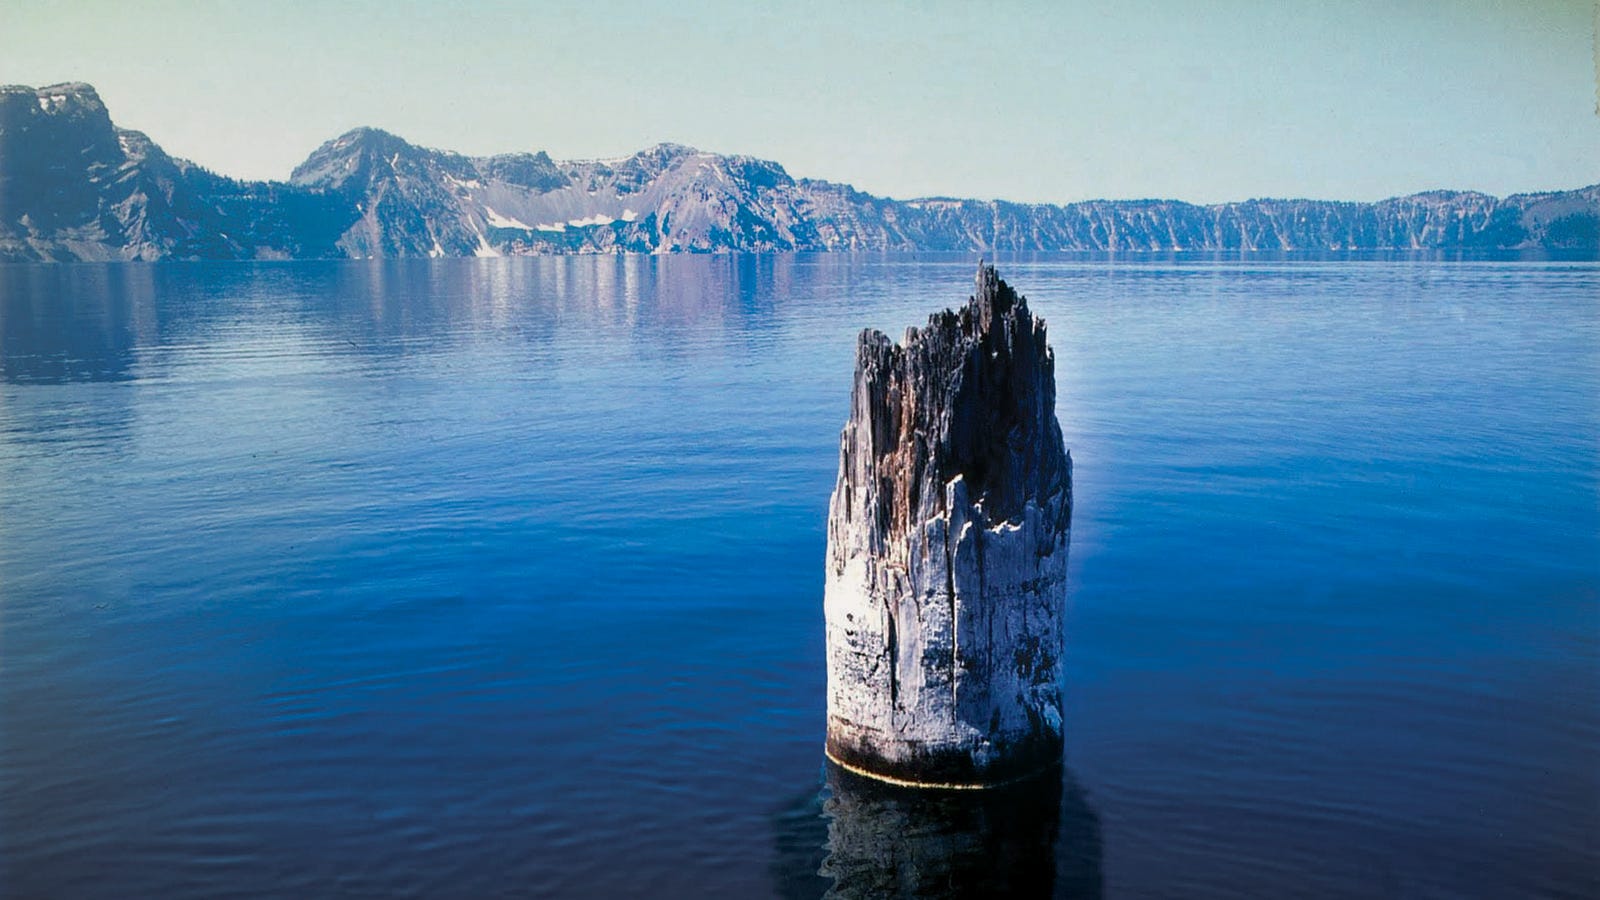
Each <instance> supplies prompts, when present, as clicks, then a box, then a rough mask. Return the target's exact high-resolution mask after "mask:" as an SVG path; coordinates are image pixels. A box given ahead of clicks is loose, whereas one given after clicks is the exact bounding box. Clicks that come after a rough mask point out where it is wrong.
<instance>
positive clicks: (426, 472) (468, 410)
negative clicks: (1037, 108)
mask: <svg viewBox="0 0 1600 900" xmlns="http://www.w3.org/2000/svg"><path fill="white" fill-rule="evenodd" d="M973 263H974V261H973V260H971V259H967V258H960V257H951V256H932V257H912V256H867V257H859V256H825V255H824V256H798V257H790V256H756V257H726V256H724V257H659V258H638V257H630V258H612V257H605V258H571V259H560V258H557V259H523V260H450V261H428V262H421V261H419V262H391V263H378V262H373V263H363V262H339V263H285V264H259V265H251V264H226V265H213V264H167V265H156V266H148V265H112V266H92V265H71V266H56V267H35V266H11V267H0V895H4V896H7V897H12V896H15V897H134V896H162V897H222V896H296V897H312V896H355V897H377V896H397V895H399V896H425V897H450V896H459V897H487V896H515V895H534V896H595V897H605V896H740V897H744V896H750V897H756V896H819V895H821V894H822V893H823V892H824V891H827V890H830V889H833V890H835V891H836V892H837V893H838V894H839V895H843V896H852V895H877V894H882V893H884V892H886V891H892V890H901V889H904V890H921V891H924V892H930V891H932V892H935V893H937V891H936V890H935V889H934V887H931V886H930V883H929V882H928V881H927V880H926V879H925V878H924V876H927V875H928V874H929V873H933V874H934V875H936V876H937V877H939V878H946V884H947V885H949V884H955V885H958V886H959V885H965V886H967V887H971V886H973V885H982V884H990V883H992V884H1001V883H1006V884H1012V885H1013V886H1016V885H1017V884H1024V885H1025V886H1027V887H1029V888H1036V889H1038V892H1039V894H1040V895H1046V896H1047V895H1050V894H1051V893H1055V894H1057V895H1074V896H1076V895H1101V894H1103V895H1104V896H1108V897H1152V896H1169V897H1206V896H1215V897H1229V896H1241V895H1253V896H1319V897H1339V896H1350V897H1358V896H1368V897H1370V896H1415V897H1457V896H1473V897H1507V896H1549V897H1584V896H1596V895H1600V764H1597V763H1596V759H1597V758H1600V756H1597V750H1600V264H1597V263H1595V262H1592V261H1587V262H1586V261H1581V260H1579V261H1551V260H1520V259H1509V258H1507V259H1484V260H1454V261H1449V260H1439V259H1427V258H1417V259H1406V258H1373V259H1351V260H1293V259H1269V258H1248V257H1247V258H1244V259H1201V258H1193V259H1190V258H1184V257H1170V258H1149V259H1144V258H1135V259H1131V260H1130V259H1127V258H1121V259H1105V258H1100V259H1091V258H1074V257H1027V258H1021V259H1010V260H1008V259H1004V258H1002V260H1001V274H1002V276H1004V277H1005V278H1007V280H1009V281H1010V282H1012V283H1013V284H1014V285H1016V286H1017V287H1018V288H1019V289H1020V290H1022V292H1023V293H1025V294H1027V295H1028V297H1029V298H1030V303H1031V305H1032V306H1033V307H1034V308H1035V309H1036V310H1037V311H1039V312H1040V313H1042V315H1043V316H1044V317H1045V318H1046V319H1047V320H1048V322H1049V326H1050V337H1051V339H1052V342H1053V344H1054V345H1055V348H1056V354H1057V359H1058V364H1057V371H1058V378H1059V398H1060V405H1059V409H1058V412H1059V415H1060V418H1061V421H1062V426H1063V431H1064V432H1065V435H1066V440H1067V443H1068V446H1069V447H1070V448H1071V450H1072V454H1073V460H1074V462H1075V477H1076V497H1077V507H1076V510H1075V517H1074V527H1073V536H1072V550H1071V553H1072V564H1071V573H1070V591H1069V597H1068V604H1069V619H1068V629H1069V644H1070V646H1069V651H1068V656H1067V666H1066V668H1067V674H1066V678H1067V684H1066V702H1067V707H1068V709H1067V721H1068V737H1067V751H1066V765H1065V768H1064V769H1063V771H1062V773H1061V775H1060V778H1059V780H1060V790H1059V791H1058V790H1056V788H1055V787H1053V786H1052V787H1051V788H1050V789H1048V790H1043V791H1037V792H1033V794H1031V795H1030V796H1031V798H1032V799H1028V800H1027V801H1026V802H1022V801H1017V803H1020V805H1016V804H1014V803H1013V801H1012V800H1008V799H1005V798H1000V799H991V800H988V801H983V802H982V803H979V802H978V801H970V802H969V801H959V800H952V799H949V798H944V799H940V798H931V799H930V798H926V797H920V796H917V795H914V794H909V795H908V794H903V793H901V794H897V793H895V792H892V791H883V790H881V789H877V788H873V787H872V786H870V785H864V784H859V783H852V782H851V781H850V780H849V779H841V777H840V773H837V772H833V771H828V770H825V768H824V766H823V756H822V728H823V678H824V672H823V653H822V606H821V588H822V577H821V575H822V555H823V544H824V539H825V535H824V528H823V525H824V522H823V518H824V515H825V512H826V506H827V498H828V493H829V491H830V490H831V487H832V482H833V478H834V474H835V467H836V466H837V462H838V460H837V437H838V429H839V427H840V425H841V424H842V423H843V419H844V417H845V414H846V412H847V409H848V391H849V385H850V371H851V366H852V355H853V340H854V335H855V333H856V332H857V331H858V330H859V329H860V328H862V327H865V326H874V327H880V328H884V329H886V330H888V331H889V332H890V333H891V334H896V335H898V334H899V333H900V332H901V331H902V330H903V328H904V327H905V326H906V325H909V324H915V323H919V322H920V321H922V320H923V319H924V318H925V317H926V315H927V313H928V312H930V311H932V310H933V309H934V308H937V307H940V306H944V305H950V304H954V303H958V302H960V301H962V300H963V299H964V297H965V294H966V292H967V290H968V288H969V286H970V278H971V274H972V268H973ZM1040 798H1043V799H1040ZM963 804H965V805H963ZM974 804H976V805H974ZM984 804H987V805H984ZM1007 804H1012V805H1007ZM918 878H924V880H923V881H918V880H917V879H918ZM1008 879H1009V880H1008Z"/></svg>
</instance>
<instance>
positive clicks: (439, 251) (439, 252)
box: [428, 238, 444, 259]
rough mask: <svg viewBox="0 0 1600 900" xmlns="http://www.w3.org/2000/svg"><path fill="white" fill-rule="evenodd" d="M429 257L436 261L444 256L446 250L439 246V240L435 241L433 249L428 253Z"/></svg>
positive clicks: (435, 239)
mask: <svg viewBox="0 0 1600 900" xmlns="http://www.w3.org/2000/svg"><path fill="white" fill-rule="evenodd" d="M428 255H429V256H431V257H433V258H434V259H440V258H442V257H443V256H444V248H443V247H441V246H439V239H438V238H434V239H433V249H432V250H429V251H428Z"/></svg>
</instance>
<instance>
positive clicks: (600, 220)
mask: <svg viewBox="0 0 1600 900" xmlns="http://www.w3.org/2000/svg"><path fill="white" fill-rule="evenodd" d="M615 221H616V219H613V218H611V217H610V216H603V215H601V214H600V213H595V214H594V215H592V216H590V217H588V218H587V219H568V220H567V224H568V225H571V226H572V227H573V228H587V227H589V226H590V225H610V224H611V223H612V222H615Z"/></svg>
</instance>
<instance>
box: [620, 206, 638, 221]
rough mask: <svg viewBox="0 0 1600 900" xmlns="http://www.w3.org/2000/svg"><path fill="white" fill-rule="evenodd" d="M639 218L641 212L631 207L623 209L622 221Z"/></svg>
mask: <svg viewBox="0 0 1600 900" xmlns="http://www.w3.org/2000/svg"><path fill="white" fill-rule="evenodd" d="M637 218H639V214H638V213H636V212H634V211H633V210H631V209H624V210H623V211H622V221H624V222H632V221H633V220H634V219H637Z"/></svg>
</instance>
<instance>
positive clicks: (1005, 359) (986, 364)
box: [824, 266, 1072, 785]
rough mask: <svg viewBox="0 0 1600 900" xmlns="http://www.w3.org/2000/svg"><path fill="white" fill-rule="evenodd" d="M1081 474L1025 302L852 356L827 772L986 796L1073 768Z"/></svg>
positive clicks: (998, 290)
mask: <svg viewBox="0 0 1600 900" xmlns="http://www.w3.org/2000/svg"><path fill="white" fill-rule="evenodd" d="M1071 520H1072V461H1071V458H1070V457H1069V456H1068V455H1067V452H1066V450H1065V448H1064V447H1063V444H1062V439H1061V428H1060V426H1059V425H1058V424H1057V422H1056V418H1055V359H1054V356H1053V354H1052V352H1051V349H1050V346H1049V344H1048V343H1047V342H1046V339H1045V325H1044V322H1043V321H1042V320H1040V319H1036V318H1034V317H1033V315H1032V314H1031V313H1030V312H1029V311H1028V304H1027V300H1026V299H1025V298H1023V297H1021V296H1019V295H1018V294H1017V293H1016V292H1015V291H1013V290H1012V289H1011V288H1010V286H1008V285H1007V284H1006V283H1005V282H1003V281H1001V280H1000V278H999V277H998V276H997V275H996V274H995V270H994V269H993V268H992V267H987V266H980V267H979V270H978V277H977V282H976V286H975V290H974V293H973V295H972V297H971V298H970V299H969V301H968V302H967V304H966V306H964V307H962V308H961V310H960V311H959V312H952V311H949V310H946V311H945V312H942V313H938V314H936V315H934V316H932V317H931V318H930V319H929V320H928V324H927V327H925V328H921V329H916V328H912V329H908V330H907V331H906V335H905V340H904V341H903V343H901V344H899V345H897V344H895V343H894V342H893V341H891V340H889V338H887V337H885V336H884V335H883V334H881V333H879V332H876V331H867V332H864V333H862V335H861V338H860V342H859V344H858V346H857V350H856V374H855V387H854V390H853V391H852V395H851V409H850V418H849V421H848V422H847V423H846V424H845V427H844V431H843V433H842V435H841V437H840V449H839V479H838V483H837V485H836V486H835V488H834V492H833V498H832V501H831V503H830V504H829V510H828V551H827V569H826V589H825V597H824V614H825V618H826V622H827V625H826V631H827V655H828V737H827V749H828V755H829V756H830V757H832V758H833V759H834V760H835V761H836V762H838V763H840V764H842V765H845V766H848V767H851V768H853V769H856V770H858V771H862V772H865V773H868V774H872V775H875V776H878V777H883V778H888V779H893V780H899V781H905V782H910V783H917V784H949V785H974V784H985V783H993V782H998V781H1004V780H1007V779H1011V778H1015V777H1019V776H1022V775H1026V774H1029V773H1031V772H1036V771H1038V770H1039V769H1041V768H1044V767H1047V766H1049V765H1052V764H1054V763H1055V762H1057V761H1059V759H1060V757H1061V728H1062V724H1061V693H1060V684H1059V680H1060V674H1061V668H1060V666H1061V653H1062V630H1061V629H1062V605H1063V600H1064V597H1063V592H1064V589H1065V579H1066V564H1067V542H1068V537H1069V531H1070V525H1071Z"/></svg>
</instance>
